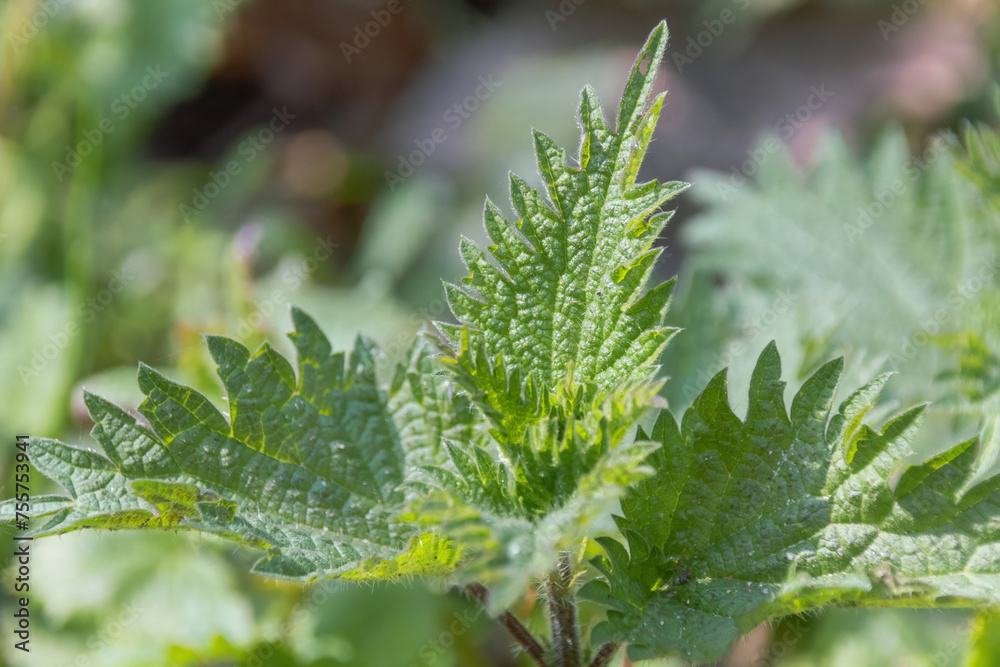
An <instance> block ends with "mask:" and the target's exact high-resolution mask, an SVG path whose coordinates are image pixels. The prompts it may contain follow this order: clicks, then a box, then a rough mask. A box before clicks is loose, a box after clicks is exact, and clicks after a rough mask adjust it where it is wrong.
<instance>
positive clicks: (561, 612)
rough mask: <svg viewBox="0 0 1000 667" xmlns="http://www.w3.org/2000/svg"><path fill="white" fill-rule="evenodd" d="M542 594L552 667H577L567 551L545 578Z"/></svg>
mask: <svg viewBox="0 0 1000 667" xmlns="http://www.w3.org/2000/svg"><path fill="white" fill-rule="evenodd" d="M545 595H546V597H547V598H548V602H549V618H550V620H551V623H552V646H553V648H554V649H555V656H556V667H580V664H581V663H580V637H579V634H578V633H577V629H576V602H575V601H574V599H573V565H572V562H571V561H570V556H569V553H568V552H563V553H561V554H559V566H558V567H557V568H556V570H555V571H554V572H551V573H549V575H548V576H547V577H546V579H545Z"/></svg>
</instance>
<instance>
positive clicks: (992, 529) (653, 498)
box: [584, 344, 1000, 661]
mask: <svg viewBox="0 0 1000 667" xmlns="http://www.w3.org/2000/svg"><path fill="white" fill-rule="evenodd" d="M842 366H843V364H842V361H840V360H838V361H833V362H830V363H828V364H826V365H824V366H823V367H821V368H820V369H819V370H818V371H817V372H816V373H815V374H814V375H813V376H812V377H811V378H810V379H809V380H808V381H807V382H806V383H805V384H804V385H803V387H802V388H801V390H800V391H799V392H798V394H797V395H796V396H795V399H794V401H793V402H792V406H791V411H790V412H789V411H787V410H786V408H785V402H784V398H783V394H784V383H783V382H781V380H780V374H781V365H780V360H779V358H778V354H777V351H776V348H775V346H774V345H773V344H772V345H769V346H768V347H767V348H766V349H765V351H764V352H763V354H762V355H761V357H760V359H759V360H758V363H757V367H756V369H755V372H754V375H753V379H752V381H751V385H750V407H749V410H748V413H747V416H746V418H745V419H742V420H741V419H740V418H738V417H737V416H736V415H735V414H733V412H732V410H731V409H730V407H729V402H728V392H727V389H726V378H725V374H724V373H720V374H719V375H718V376H716V377H715V378H714V379H713V380H712V381H711V382H710V383H709V385H708V387H707V388H706V389H705V391H704V392H703V393H702V394H701V396H700V397H699V398H698V399H697V401H696V402H695V404H694V405H693V406H692V407H691V408H690V409H689V410H688V411H687V412H686V414H685V415H684V419H683V421H682V423H681V425H680V426H678V425H677V424H676V422H675V421H674V419H673V417H672V416H671V415H670V414H669V413H668V412H663V413H662V414H661V417H660V419H659V420H658V421H657V424H656V426H655V429H654V431H653V434H652V436H653V439H654V440H657V441H660V442H662V443H663V447H662V449H660V450H659V451H658V452H656V453H655V454H654V455H652V456H650V457H649V458H648V459H647V463H650V464H651V465H652V467H653V468H654V469H655V470H656V472H655V474H654V475H653V476H651V477H649V478H647V479H646V480H644V481H642V482H640V483H639V484H638V485H636V486H635V487H634V488H632V489H630V490H629V492H628V494H627V495H626V497H625V498H624V499H623V500H622V512H623V515H624V516H623V517H622V518H620V520H619V527H620V529H621V531H622V533H623V535H624V536H625V538H626V541H627V543H628V551H626V549H625V547H624V546H622V545H621V544H620V543H618V542H617V541H614V540H611V539H605V540H603V541H602V544H603V546H604V547H605V550H606V552H607V558H606V559H603V558H602V559H599V560H598V562H597V563H596V564H597V566H598V568H599V569H601V570H602V571H603V572H604V573H605V576H606V579H607V582H606V583H605V582H601V581H598V582H595V583H593V584H591V585H589V586H588V587H587V588H586V589H584V593H585V594H586V595H587V596H588V597H591V598H593V599H595V600H598V601H601V602H604V603H606V604H609V605H611V607H612V609H613V610H612V611H610V612H609V615H608V621H607V622H606V623H604V624H602V625H601V626H598V628H596V629H595V631H594V632H595V635H594V638H593V641H594V642H602V641H609V640H615V641H628V642H630V645H631V648H630V655H631V656H632V657H633V658H635V659H643V658H648V657H653V656H657V655H664V654H674V655H681V656H683V657H685V658H686V659H689V660H693V661H697V660H715V659H717V658H718V657H720V656H721V655H722V654H723V653H724V652H725V651H726V649H727V648H728V647H729V645H730V644H731V643H732V642H733V641H734V640H735V639H736V638H737V637H739V636H740V635H741V634H742V633H744V632H747V631H749V630H750V629H751V628H753V627H754V626H755V625H756V624H758V623H760V622H762V621H764V620H767V619H770V618H775V617H778V616H782V615H785V614H790V613H796V612H800V611H803V610H806V609H810V608H814V607H817V606H821V605H823V604H827V603H838V604H850V605H876V606H878V605H886V606H889V605H898V606H918V607H919V606H978V605H987V604H991V603H996V602H997V601H1000V477H994V478H992V479H990V480H987V481H986V482H983V483H981V484H979V485H976V486H973V487H972V488H968V487H967V482H968V481H969V478H970V475H971V473H972V469H973V463H974V459H975V448H974V447H973V445H974V443H975V441H974V440H973V441H968V442H964V443H962V444H960V445H958V446H957V447H955V448H954V449H951V450H949V451H947V452H945V453H943V454H940V455H938V456H937V457H935V458H933V459H931V460H929V461H927V462H925V463H923V464H920V465H912V466H907V463H906V458H907V456H908V455H909V454H910V448H909V442H910V440H911V439H912V436H913V434H914V432H915V431H916V429H917V426H918V424H919V422H920V418H921V414H922V412H923V409H922V408H916V409H914V410H910V411H908V412H906V413H904V414H903V415H901V416H899V417H897V418H895V419H893V420H892V421H890V422H889V423H888V424H886V426H885V427H884V428H883V429H882V430H881V432H879V431H876V430H874V429H872V428H870V427H868V426H866V425H861V424H860V422H859V417H860V416H861V415H863V414H864V412H865V411H867V410H868V409H869V408H870V407H871V405H872V404H873V402H874V401H875V399H876V397H877V394H878V392H879V390H880V388H881V385H882V384H883V383H884V381H885V378H884V377H883V378H878V379H876V380H875V381H873V382H872V383H871V384H870V385H867V386H865V387H863V388H862V389H860V390H858V391H857V392H855V393H854V394H853V395H851V396H850V397H849V398H848V399H847V400H846V401H844V402H843V403H842V404H841V406H840V409H839V411H838V412H837V414H834V415H833V416H832V417H831V408H832V405H833V400H834V394H835V391H836V388H837V385H838V382H839V379H840V376H841V372H842Z"/></svg>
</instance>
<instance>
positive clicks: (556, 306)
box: [442, 23, 686, 408]
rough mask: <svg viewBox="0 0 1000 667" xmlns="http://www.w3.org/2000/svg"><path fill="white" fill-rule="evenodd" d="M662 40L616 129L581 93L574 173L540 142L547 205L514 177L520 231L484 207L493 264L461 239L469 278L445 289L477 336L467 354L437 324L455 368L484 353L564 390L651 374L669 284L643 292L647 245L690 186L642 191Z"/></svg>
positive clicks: (643, 66)
mask: <svg viewBox="0 0 1000 667" xmlns="http://www.w3.org/2000/svg"><path fill="white" fill-rule="evenodd" d="M666 42H667V30H666V25H665V24H662V23H661V24H660V25H659V26H658V27H657V28H656V29H655V30H654V31H653V32H652V33H651V35H650V37H649V41H648V42H647V43H646V45H645V46H644V47H643V49H642V51H641V53H640V54H639V57H638V59H637V60H636V63H635V65H634V66H633V68H632V71H631V74H630V76H629V79H628V83H627V84H626V86H625V90H624V93H623V95H622V100H621V105H620V107H619V111H618V122H617V125H616V126H614V127H610V126H609V125H608V124H607V123H606V121H605V119H604V113H603V111H602V109H601V107H600V104H599V103H598V101H597V97H596V94H595V93H594V91H593V89H591V88H589V87H588V88H586V89H585V90H584V91H583V100H582V103H581V105H580V121H581V123H582V125H583V139H582V144H581V147H580V155H579V168H574V167H570V166H567V164H566V156H565V152H564V151H563V150H562V149H560V148H557V147H556V146H555V145H554V144H553V142H552V140H551V139H549V138H548V137H547V136H545V135H544V134H542V133H541V132H537V131H536V132H535V133H534V139H535V150H536V153H537V157H538V168H539V172H540V173H541V176H542V180H543V181H544V183H545V188H546V192H547V194H548V201H544V200H543V198H542V196H541V195H540V194H539V193H538V192H537V191H534V190H531V189H530V188H529V187H528V186H527V185H526V184H525V182H524V181H522V180H521V179H520V178H518V177H517V176H514V175H511V184H510V195H511V202H512V203H513V206H514V210H515V212H516V213H517V216H518V219H517V222H516V223H515V224H514V225H511V224H510V222H509V221H508V220H506V219H505V218H504V217H503V215H502V214H501V213H500V211H499V209H498V208H497V207H496V206H494V205H493V203H492V202H490V201H487V202H486V211H485V221H486V231H487V233H488V234H489V237H490V239H491V240H492V243H493V245H491V246H490V247H489V255H487V254H485V253H484V252H482V251H481V250H480V249H478V248H477V247H476V246H475V245H474V244H473V243H472V242H471V241H468V240H467V239H463V240H462V243H461V248H460V251H461V253H462V257H463V258H464V260H465V263H466V265H467V266H468V269H469V276H468V277H466V278H465V279H464V280H463V283H462V285H461V286H456V285H450V284H449V285H446V289H447V294H448V302H449V304H450V305H451V309H452V311H453V312H454V314H455V316H456V317H457V318H458V319H459V321H460V322H462V323H463V324H464V325H465V326H467V327H468V328H469V330H470V331H471V333H472V336H471V342H469V343H467V344H464V345H463V344H462V342H461V340H460V329H459V328H458V327H449V326H447V325H442V329H443V330H444V331H445V333H446V334H447V335H448V336H449V338H450V340H451V341H452V343H453V344H454V346H455V348H456V350H457V352H458V356H459V359H464V360H465V361H466V362H470V361H471V359H468V358H466V357H464V355H465V354H467V353H469V352H470V350H471V351H475V350H478V349H479V348H480V347H482V348H483V349H484V350H485V351H486V353H488V354H489V355H490V358H491V360H492V359H493V357H495V356H496V355H501V356H502V358H503V360H504V361H505V362H506V364H507V366H508V368H509V370H511V371H514V370H515V369H516V370H517V372H519V377H520V379H521V380H522V381H526V380H527V379H528V378H529V377H531V378H532V379H533V382H534V385H535V386H536V387H554V386H556V385H558V384H560V383H562V382H563V381H564V380H565V378H566V375H567V371H568V370H569V369H572V370H571V372H572V374H573V376H574V377H576V378H580V379H583V378H587V379H590V380H593V381H594V382H596V383H597V384H598V385H599V386H601V387H605V388H606V387H610V386H614V385H616V384H619V383H622V382H626V381H630V380H641V379H645V378H646V377H648V375H649V374H650V373H651V372H652V370H653V366H654V364H655V362H656V360H657V357H658V356H659V353H660V351H661V350H662V349H663V346H664V345H666V343H667V341H668V340H669V338H670V336H671V335H672V334H673V332H674V330H673V329H670V328H665V327H663V326H661V325H662V323H663V317H664V314H665V312H666V309H667V302H668V299H669V297H670V292H671V289H672V287H673V281H670V282H667V283H664V284H661V285H657V286H656V287H654V288H652V289H650V290H648V291H645V292H644V289H645V286H646V283H647V282H648V280H649V277H650V274H651V272H652V269H653V265H654V264H655V262H656V259H657V258H658V257H659V255H660V253H661V252H662V250H660V249H653V248H652V247H651V246H652V243H653V242H654V241H655V240H656V238H657V236H658V235H659V234H660V231H661V230H662V229H663V226H664V224H666V221H667V219H668V218H669V217H670V216H669V214H666V213H656V211H658V209H659V208H660V206H661V205H662V204H663V203H664V202H666V201H667V200H668V199H670V198H671V197H673V196H674V195H676V194H677V193H678V192H680V191H681V190H682V189H683V188H684V187H686V186H685V185H684V184H682V183H658V182H655V181H653V182H649V183H643V184H639V185H637V184H636V182H635V180H636V176H637V174H638V171H639V166H640V164H641V163H642V158H643V156H644V155H645V152H646V149H647V148H648V146H649V142H650V140H651V139H652V133H653V128H654V127H655V125H656V121H657V119H658V118H659V115H660V111H661V109H662V107H663V101H664V95H662V94H661V95H659V96H657V97H656V99H655V100H654V101H653V102H652V104H651V105H647V102H648V99H649V97H650V94H651V92H652V88H653V81H654V79H655V76H656V71H657V68H658V67H659V63H660V61H661V59H662V57H663V51H664V48H665V47H666ZM647 106H648V108H647ZM478 386H479V385H473V387H472V388H473V389H475V388H476V387H478ZM497 407H498V408H499V407H500V406H497Z"/></svg>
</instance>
